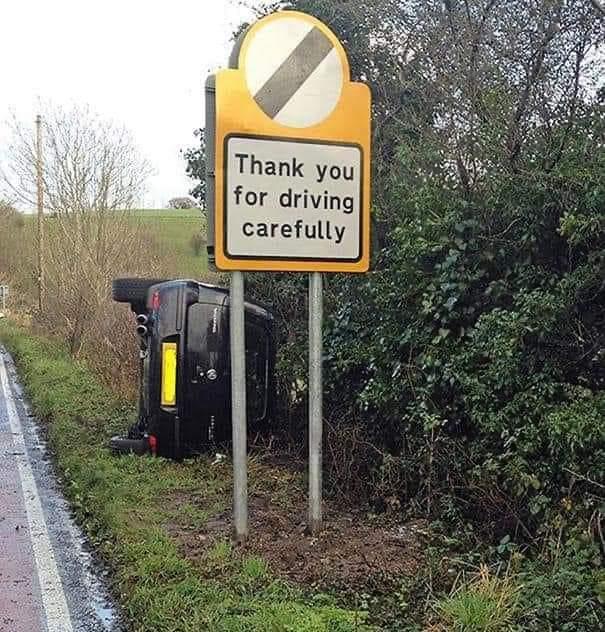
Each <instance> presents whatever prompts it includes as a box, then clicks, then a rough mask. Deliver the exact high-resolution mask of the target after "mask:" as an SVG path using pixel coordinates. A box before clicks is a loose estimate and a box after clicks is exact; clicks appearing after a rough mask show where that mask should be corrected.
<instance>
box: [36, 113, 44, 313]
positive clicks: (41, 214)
mask: <svg viewBox="0 0 605 632" xmlns="http://www.w3.org/2000/svg"><path fill="white" fill-rule="evenodd" d="M42 168H43V164H42V117H41V116H40V115H39V114H38V115H37V116H36V187H37V192H38V311H40V312H41V311H42V305H43V303H44V252H43V251H44V185H43V179H42Z"/></svg>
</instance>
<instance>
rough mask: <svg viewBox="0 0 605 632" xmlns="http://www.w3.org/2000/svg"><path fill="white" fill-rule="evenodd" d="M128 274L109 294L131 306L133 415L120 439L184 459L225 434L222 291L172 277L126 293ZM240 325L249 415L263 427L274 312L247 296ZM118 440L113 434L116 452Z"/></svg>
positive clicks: (227, 378) (227, 399) (225, 309)
mask: <svg viewBox="0 0 605 632" xmlns="http://www.w3.org/2000/svg"><path fill="white" fill-rule="evenodd" d="M127 281H129V280H125V279H124V280H116V281H115V282H114V298H115V299H116V300H121V301H124V300H127V299H128V300H127V302H130V304H131V307H132V309H133V311H135V312H136V313H137V324H138V326H137V331H138V333H139V336H140V339H141V350H140V354H141V381H140V398H139V419H138V422H137V423H136V424H135V426H133V428H132V429H131V431H130V434H129V438H128V440H125V443H123V444H122V445H123V446H126V447H127V446H128V443H127V441H129V440H130V441H142V442H143V444H144V447H145V448H147V447H148V448H149V449H150V450H151V451H153V452H154V453H156V454H158V455H160V456H164V457H167V458H171V459H182V458H184V457H187V456H192V455H195V454H199V453H202V452H206V451H208V450H211V449H215V448H216V446H218V445H220V444H223V443H225V442H227V441H229V440H230V438H231V372H230V346H229V292H228V290H226V289H224V288H220V287H215V286H212V285H207V284H204V283H199V282H197V281H192V280H176V281H164V282H159V283H153V282H149V283H152V284H150V285H148V286H147V287H146V288H144V289H143V288H142V287H141V286H140V287H139V288H138V290H134V291H130V292H129V291H128V289H127V288H128V285H127V284H126V282H127ZM130 281H133V280H130ZM139 281H140V280H139ZM120 284H121V285H120ZM137 291H138V294H137ZM143 295H145V296H144V299H145V300H144V302H143V300H142V299H143ZM245 330H246V374H247V375H246V377H247V404H248V420H249V423H250V425H251V426H252V427H257V428H261V427H262V426H263V425H265V424H267V423H268V421H269V419H270V417H271V412H272V402H273V390H274V389H273V379H274V378H273V374H274V359H275V349H274V345H273V316H272V315H271V313H270V312H269V311H268V310H267V309H266V308H264V307H262V306H260V305H258V304H256V303H251V302H247V303H246V305H245ZM119 441H120V440H119V439H117V438H115V439H114V440H113V441H112V445H113V447H114V448H115V449H117V450H118V451H119V450H120V445H119ZM137 451H139V450H137Z"/></svg>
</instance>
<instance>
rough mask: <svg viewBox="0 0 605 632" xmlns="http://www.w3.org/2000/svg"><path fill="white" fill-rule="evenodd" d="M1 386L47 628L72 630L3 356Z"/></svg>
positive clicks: (52, 631)
mask: <svg viewBox="0 0 605 632" xmlns="http://www.w3.org/2000/svg"><path fill="white" fill-rule="evenodd" d="M0 386H1V389H0V392H3V393H4V401H5V402H6V412H7V414H8V421H9V424H10V428H11V433H12V435H13V444H14V446H15V448H16V450H15V452H16V454H15V459H16V460H17V468H18V471H19V478H20V479H21V487H22V489H23V500H24V502H25V510H26V512H27V521H28V524H29V536H30V539H31V543H32V548H33V551H34V559H35V562H36V567H37V570H38V580H39V583H40V591H41V593H42V603H43V605H44V612H45V615H46V625H47V630H48V632H73V628H72V624H71V618H70V615H69V608H68V606H67V599H66V598H65V592H64V591H63V584H62V583H61V577H60V575H59V569H58V568H57V562H56V560H55V554H54V552H53V547H52V544H51V542H50V537H49V535H48V528H47V526H46V521H45V519H44V512H43V511H42V503H41V502H40V496H39V494H38V487H37V485H36V480H35V479H34V473H33V471H32V467H31V464H30V462H29V459H28V457H27V449H26V447H25V439H24V436H23V428H22V427H21V420H20V419H19V415H18V413H17V408H16V406H15V401H14V399H13V395H12V391H11V389H10V387H9V382H8V373H7V371H6V365H5V364H4V359H3V358H2V356H1V355H0Z"/></svg>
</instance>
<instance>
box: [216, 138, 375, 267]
mask: <svg viewBox="0 0 605 632" xmlns="http://www.w3.org/2000/svg"><path fill="white" fill-rule="evenodd" d="M225 143H226V147H225V177H224V183H225V191H224V199H225V223H224V230H225V247H226V248H225V249H226V252H227V254H228V256H229V257H231V258H242V259H246V258H263V259H276V260H279V259H289V260H292V259H304V260H310V261H350V262H355V261H358V260H359V259H360V258H361V256H362V247H361V246H362V244H361V240H362V213H361V209H362V199H363V195H362V183H363V156H362V150H361V148H360V147H359V146H357V145H352V144H348V145H346V144H332V143H322V142H313V141H303V140H291V139H272V138H260V137H254V136H243V135H232V136H228V137H227V138H226V141H225Z"/></svg>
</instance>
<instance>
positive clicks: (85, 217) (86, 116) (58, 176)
mask: <svg viewBox="0 0 605 632" xmlns="http://www.w3.org/2000/svg"><path fill="white" fill-rule="evenodd" d="M43 122H44V133H43V135H42V138H43V153H44V167H43V187H44V200H45V206H46V209H47V210H49V211H51V213H50V215H49V216H47V218H46V219H45V233H46V237H45V240H44V249H43V250H44V252H43V259H44V261H45V267H46V270H45V275H44V276H45V295H46V300H45V306H44V307H45V308H44V310H43V313H41V314H39V317H38V318H37V319H36V320H37V322H39V323H40V324H42V325H43V326H44V327H45V328H47V329H48V330H49V331H51V332H52V333H55V334H57V335H60V336H62V337H64V338H65V339H66V340H67V342H68V345H69V349H70V351H71V352H72V354H73V355H76V356H77V355H79V354H80V352H81V351H82V349H83V347H84V346H85V345H86V343H87V342H88V341H90V340H96V341H97V344H98V343H99V341H100V340H101V338H102V336H101V335H100V333H101V329H100V327H101V326H102V325H103V326H104V325H105V324H106V322H105V318H106V317H105V318H104V316H103V315H104V314H106V313H107V310H108V304H110V296H109V292H110V286H111V280H112V278H113V277H114V276H117V275H119V274H120V273H121V272H122V273H139V274H140V273H142V274H145V273H147V274H151V273H152V271H153V265H154V264H153V261H154V256H153V253H152V252H149V250H150V249H149V243H148V240H147V239H146V237H145V235H144V233H143V232H142V230H141V227H140V226H139V225H138V224H137V221H136V218H134V217H132V215H131V213H130V210H129V209H130V208H131V207H132V206H133V205H134V204H136V202H137V201H138V200H139V199H140V197H141V194H142V191H143V187H144V183H145V180H146V178H147V176H148V175H149V174H150V171H151V170H150V167H149V164H148V163H147V161H146V160H145V159H144V158H142V157H141V155H140V154H139V152H138V151H137V149H136V147H135V144H134V142H133V139H132V137H131V135H130V134H129V132H128V131H127V130H126V129H124V128H122V127H118V126H116V125H114V124H113V123H111V122H107V121H103V120H102V119H100V118H99V117H98V116H96V115H95V114H93V113H92V112H91V111H90V110H88V109H87V108H72V109H71V110H64V109H60V108H58V109H48V110H47V111H46V113H44V114H43ZM10 127H11V131H12V139H11V141H10V143H9V146H8V151H7V152H6V153H7V163H6V165H5V167H4V169H3V171H2V174H1V176H2V177H1V178H0V181H1V183H2V185H3V187H4V188H5V189H6V190H8V191H9V192H10V193H11V194H12V197H13V199H15V200H16V201H18V202H20V203H21V204H24V205H28V206H34V205H35V200H36V151H35V150H36V146H35V139H34V132H33V129H32V126H31V125H26V124H24V123H22V122H20V121H19V120H18V119H17V118H16V117H13V120H12V121H11V123H10ZM103 331H105V330H103ZM105 333H106V334H107V337H106V338H104V337H103V340H105V339H107V340H110V338H111V332H110V331H107V332H105Z"/></svg>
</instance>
